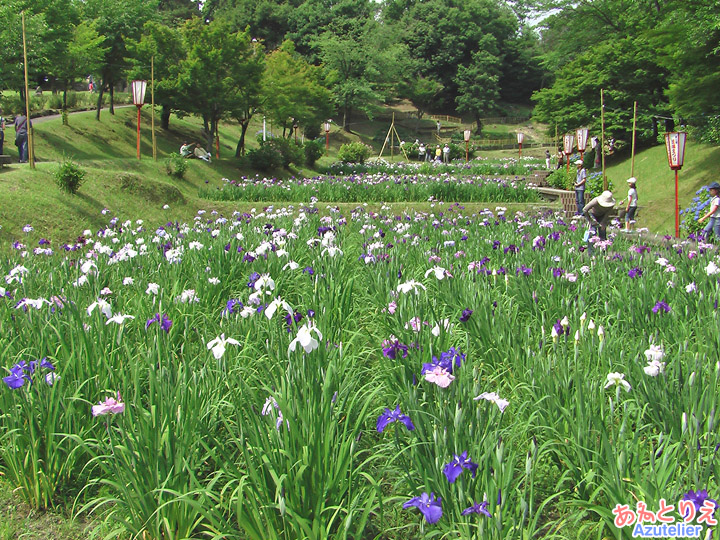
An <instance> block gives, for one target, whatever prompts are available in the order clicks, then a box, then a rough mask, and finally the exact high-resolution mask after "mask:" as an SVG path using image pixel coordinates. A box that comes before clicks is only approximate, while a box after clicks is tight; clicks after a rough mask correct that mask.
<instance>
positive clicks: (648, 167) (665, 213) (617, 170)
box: [607, 142, 720, 234]
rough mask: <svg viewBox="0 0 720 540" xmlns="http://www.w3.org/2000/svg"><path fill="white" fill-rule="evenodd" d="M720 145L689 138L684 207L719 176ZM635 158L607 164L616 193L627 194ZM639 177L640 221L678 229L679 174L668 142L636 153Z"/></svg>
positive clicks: (683, 172)
mask: <svg viewBox="0 0 720 540" xmlns="http://www.w3.org/2000/svg"><path fill="white" fill-rule="evenodd" d="M719 168H720V147H717V146H709V145H705V144H696V143H693V142H688V144H687V147H686V149H685V166H684V167H683V169H682V170H681V171H680V176H679V182H678V184H679V188H678V191H679V199H680V208H681V209H682V208H683V207H685V206H687V205H688V204H689V203H690V201H691V200H692V198H693V197H694V196H695V192H696V191H697V190H698V189H699V188H700V187H701V186H703V185H705V184H709V183H710V182H712V181H713V180H717V179H718V175H717V170H718V169H719ZM630 170H631V160H630V159H626V160H623V161H622V162H619V163H617V164H614V165H612V166H610V167H608V168H607V175H608V178H610V179H611V180H612V181H613V183H614V184H615V190H614V192H615V197H616V198H617V199H618V200H621V199H624V198H626V197H627V184H626V183H625V180H627V179H628V178H629V177H630ZM635 177H636V178H637V179H638V183H637V190H638V198H639V201H640V206H641V209H640V213H639V216H640V217H639V219H638V223H639V225H640V226H641V227H648V228H649V229H650V230H651V231H654V232H658V233H661V234H674V232H675V174H674V173H673V171H671V170H670V168H669V167H668V162H667V154H666V152H665V146H664V145H663V146H654V147H652V148H649V149H647V150H643V151H642V152H639V153H638V154H637V155H636V156H635Z"/></svg>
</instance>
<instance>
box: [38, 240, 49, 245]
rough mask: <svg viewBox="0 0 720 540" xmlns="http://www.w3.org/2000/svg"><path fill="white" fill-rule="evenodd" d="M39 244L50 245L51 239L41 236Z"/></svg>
mask: <svg viewBox="0 0 720 540" xmlns="http://www.w3.org/2000/svg"><path fill="white" fill-rule="evenodd" d="M38 244H39V245H41V246H49V245H50V240H48V239H47V238H41V239H40V241H39V242H38Z"/></svg>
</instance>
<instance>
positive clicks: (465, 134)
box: [463, 129, 470, 163]
mask: <svg viewBox="0 0 720 540" xmlns="http://www.w3.org/2000/svg"><path fill="white" fill-rule="evenodd" d="M463 137H464V138H465V163H467V162H468V159H469V155H470V130H469V129H466V130H465V131H464V132H463Z"/></svg>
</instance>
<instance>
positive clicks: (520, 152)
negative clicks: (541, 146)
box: [517, 133, 525, 158]
mask: <svg viewBox="0 0 720 540" xmlns="http://www.w3.org/2000/svg"><path fill="white" fill-rule="evenodd" d="M517 139H518V158H519V157H521V156H522V143H523V141H524V140H525V134H524V133H518V134H517Z"/></svg>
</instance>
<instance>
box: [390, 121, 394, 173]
mask: <svg viewBox="0 0 720 540" xmlns="http://www.w3.org/2000/svg"><path fill="white" fill-rule="evenodd" d="M394 131H395V113H393V115H392V124H390V161H393V159H394V158H395V133H393V132H394Z"/></svg>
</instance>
